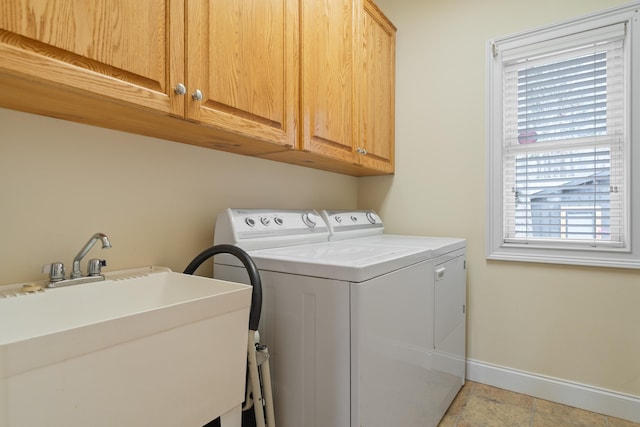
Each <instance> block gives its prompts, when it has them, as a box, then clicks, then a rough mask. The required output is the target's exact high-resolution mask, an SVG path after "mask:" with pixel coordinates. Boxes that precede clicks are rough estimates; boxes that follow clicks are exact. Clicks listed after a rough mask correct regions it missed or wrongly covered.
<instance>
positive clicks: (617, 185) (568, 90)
mask: <svg viewBox="0 0 640 427" xmlns="http://www.w3.org/2000/svg"><path fill="white" fill-rule="evenodd" d="M639 8H640V3H635V4H633V5H631V6H626V7H623V8H617V9H612V10H609V11H605V12H603V13H600V14H595V15H591V16H588V17H585V18H581V19H576V20H573V21H570V22H565V23H562V24H558V25H554V26H550V27H545V28H543V29H539V30H535V31H531V32H528V33H523V34H518V35H515V36H510V37H505V38H501V39H496V40H492V41H490V42H489V44H488V56H489V58H488V63H489V71H488V79H489V80H488V97H489V111H488V115H487V117H488V126H487V129H488V135H487V145H488V146H487V148H488V149H487V187H488V188H487V190H488V191H487V194H488V203H487V205H488V216H487V217H488V226H487V257H488V258H490V259H504V260H518V261H538V262H552V263H567V264H584V265H602V266H616V267H631V268H640V230H638V229H639V228H640V179H639V178H638V176H636V175H637V172H636V173H634V170H635V171H640V138H639V136H640V129H636V128H635V127H634V126H640V120H639V119H638V117H640V78H639V77H638V76H640V65H639V64H640V26H638V24H639V23H638V19H639V15H640V14H639V13H638V9H639ZM634 107H635V108H634ZM632 212H633V213H635V215H632ZM634 216H635V217H636V218H637V219H634ZM634 221H635V223H634Z"/></svg>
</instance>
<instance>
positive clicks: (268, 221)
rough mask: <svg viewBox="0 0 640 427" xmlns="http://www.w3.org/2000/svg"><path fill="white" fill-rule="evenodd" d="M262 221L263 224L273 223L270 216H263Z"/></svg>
mask: <svg viewBox="0 0 640 427" xmlns="http://www.w3.org/2000/svg"><path fill="white" fill-rule="evenodd" d="M260 222H261V223H262V225H264V226H268V225H269V224H271V219H269V217H266V216H263V217H260Z"/></svg>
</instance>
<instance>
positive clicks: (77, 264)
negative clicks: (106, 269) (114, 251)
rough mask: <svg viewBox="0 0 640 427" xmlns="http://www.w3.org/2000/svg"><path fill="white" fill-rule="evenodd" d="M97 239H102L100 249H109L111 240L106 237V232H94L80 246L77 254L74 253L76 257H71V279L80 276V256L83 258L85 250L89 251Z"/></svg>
mask: <svg viewBox="0 0 640 427" xmlns="http://www.w3.org/2000/svg"><path fill="white" fill-rule="evenodd" d="M98 240H101V241H102V249H109V248H110V247H111V242H110V241H109V238H108V237H107V235H106V234H102V233H96V234H94V235H93V236H91V238H90V239H89V241H88V242H87V243H86V244H85V245H84V246H83V247H82V249H80V252H78V255H76V257H75V258H74V259H73V271H72V272H71V278H72V279H77V278H78V277H82V271H80V261H82V258H84V256H85V255H86V254H87V252H89V250H90V249H91V248H92V247H93V245H95V244H96V242H97V241H98ZM92 261H94V260H92ZM93 264H95V261H94V262H93ZM102 265H104V264H102ZM90 275H94V274H90Z"/></svg>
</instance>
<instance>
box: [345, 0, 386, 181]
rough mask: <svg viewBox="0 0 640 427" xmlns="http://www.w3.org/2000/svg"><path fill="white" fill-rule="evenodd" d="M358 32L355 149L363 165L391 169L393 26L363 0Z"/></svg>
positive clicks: (375, 8)
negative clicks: (357, 122) (358, 54)
mask: <svg viewBox="0 0 640 427" xmlns="http://www.w3.org/2000/svg"><path fill="white" fill-rule="evenodd" d="M360 33H361V34H362V40H361V42H360V43H361V45H360V47H359V49H357V52H359V53H360V55H362V56H361V57H360V61H359V63H360V64H361V68H360V73H358V74H357V75H356V79H357V80H359V86H358V87H359V88H360V89H359V91H358V92H357V96H358V99H357V101H356V102H357V103H358V105H359V106H360V110H359V113H360V116H359V119H358V121H359V124H360V126H359V134H358V137H357V139H356V143H355V144H356V146H357V147H356V150H357V151H358V152H359V154H360V163H361V164H362V165H363V166H365V167H369V168H373V169H377V170H380V171H387V172H393V169H394V164H393V160H394V151H395V150H394V147H395V63H396V58H395V51H396V28H395V27H394V26H393V24H392V23H391V22H390V21H389V20H388V19H387V18H386V17H385V16H384V15H383V14H382V13H381V12H380V10H379V9H378V8H377V7H376V6H375V5H374V4H373V3H372V2H371V1H369V0H365V2H364V14H363V19H362V29H361V32H360ZM358 148H359V149H360V150H358Z"/></svg>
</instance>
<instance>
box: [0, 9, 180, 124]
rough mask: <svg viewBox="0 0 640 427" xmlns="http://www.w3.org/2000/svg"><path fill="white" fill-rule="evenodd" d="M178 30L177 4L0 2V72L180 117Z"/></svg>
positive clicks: (178, 10)
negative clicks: (175, 91)
mask: <svg viewBox="0 0 640 427" xmlns="http://www.w3.org/2000/svg"><path fill="white" fill-rule="evenodd" d="M183 25H184V3H183V0H165V1H158V0H136V1H132V0H92V1H86V0H28V1H27V0H3V1H2V2H1V3H0V73H7V74H10V75H15V76H19V77H20V78H22V79H24V78H27V79H33V80H34V81H46V82H53V83H55V84H59V85H61V86H64V87H65V88H68V89H69V90H73V91H80V92H82V93H86V94H87V95H89V96H90V95H92V94H99V95H103V96H107V97H113V98H117V99H119V100H124V101H127V102H129V103H133V104H137V105H140V106H144V107H150V108H153V109H156V110H161V111H164V112H167V113H174V114H179V115H183V114H184V98H183V97H180V96H174V94H173V88H172V86H173V85H172V83H174V82H173V81H172V80H175V81H177V80H179V79H181V77H182V73H183V71H182V69H183V61H182V55H183V44H184V43H183V41H184V27H183ZM176 64H177V65H176Z"/></svg>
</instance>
